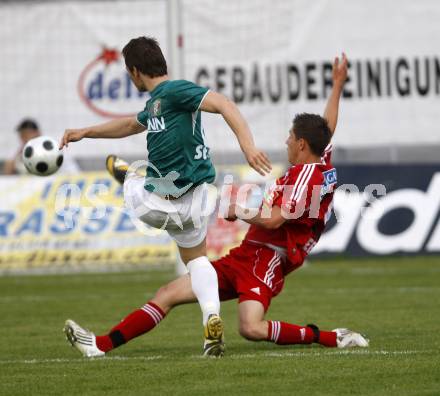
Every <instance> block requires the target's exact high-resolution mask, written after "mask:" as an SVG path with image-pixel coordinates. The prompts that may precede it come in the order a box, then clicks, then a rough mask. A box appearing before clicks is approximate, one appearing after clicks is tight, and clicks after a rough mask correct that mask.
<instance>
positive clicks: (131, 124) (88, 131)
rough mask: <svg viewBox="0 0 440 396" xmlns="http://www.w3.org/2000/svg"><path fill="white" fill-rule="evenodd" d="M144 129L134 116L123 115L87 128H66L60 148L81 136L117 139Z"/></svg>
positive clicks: (79, 138)
mask: <svg viewBox="0 0 440 396" xmlns="http://www.w3.org/2000/svg"><path fill="white" fill-rule="evenodd" d="M143 131H145V127H144V126H143V125H141V124H139V122H138V121H137V120H136V117H124V118H118V119H116V120H112V121H109V122H105V123H104V124H99V125H95V126H91V127H87V128H80V129H66V131H65V132H64V136H63V138H62V139H61V142H60V150H61V149H62V148H63V147H64V146H66V147H67V146H68V145H69V143H70V142H78V141H80V140H81V139H83V138H93V139H99V138H105V139H118V138H123V137H126V136H130V135H135V134H136V133H140V132H143Z"/></svg>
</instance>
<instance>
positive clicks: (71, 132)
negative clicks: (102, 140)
mask: <svg viewBox="0 0 440 396" xmlns="http://www.w3.org/2000/svg"><path fill="white" fill-rule="evenodd" d="M86 132H87V131H86V129H84V128H83V129H66V131H65V132H64V136H63V138H62V139H61V142H60V150H61V149H62V148H63V147H68V145H69V143H70V142H78V141H80V140H81V139H82V138H83V137H84V136H85V135H86Z"/></svg>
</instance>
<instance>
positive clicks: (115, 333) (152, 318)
mask: <svg viewBox="0 0 440 396" xmlns="http://www.w3.org/2000/svg"><path fill="white" fill-rule="evenodd" d="M164 317H165V313H164V312H163V311H162V310H161V309H160V308H159V307H158V306H157V305H156V304H154V303H152V302H149V303H147V304H145V305H144V306H143V307H142V308H141V309H137V310H136V311H133V312H132V313H131V314H130V315H128V316H127V317H126V318H124V319H123V320H122V321H121V322H120V323H119V324H118V325H116V326H115V327H113V328H112V329H111V330H110V333H109V334H107V335H105V336H97V337H96V346H97V347H98V348H99V349H100V350H101V351H103V352H108V351H110V350H112V349H113V348H116V347H118V346H119V345H122V344H125V343H126V342H128V341H130V340H131V339H132V338H135V337H138V336H140V335H142V334H145V333H147V332H148V331H150V330H152V329H153V328H154V327H155V326H156V325H157V324H159V322H160V321H161V320H162V319H163V318H164Z"/></svg>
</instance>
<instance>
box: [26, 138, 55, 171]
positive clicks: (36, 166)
mask: <svg viewBox="0 0 440 396" xmlns="http://www.w3.org/2000/svg"><path fill="white" fill-rule="evenodd" d="M22 158H23V163H24V166H25V167H26V169H27V170H28V172H29V173H32V174H33V175H37V176H49V175H52V174H53V173H55V172H56V171H57V170H58V169H60V166H61V165H62V164H63V153H62V152H61V151H60V150H59V149H58V144H57V142H56V141H55V140H54V139H52V138H51V137H49V136H39V137H36V138H34V139H31V140H29V142H27V143H26V145H25V146H24V148H23V152H22Z"/></svg>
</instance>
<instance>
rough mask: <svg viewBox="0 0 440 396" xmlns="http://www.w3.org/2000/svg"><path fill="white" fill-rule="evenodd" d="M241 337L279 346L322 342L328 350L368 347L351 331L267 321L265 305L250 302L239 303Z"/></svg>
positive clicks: (360, 337)
mask: <svg viewBox="0 0 440 396" xmlns="http://www.w3.org/2000/svg"><path fill="white" fill-rule="evenodd" d="M238 314H239V323H240V324H239V326H240V334H241V335H242V336H243V337H244V338H246V339H248V340H251V341H262V340H266V341H270V342H274V343H276V344H279V345H292V344H311V343H318V344H321V345H323V346H326V347H338V348H348V347H355V346H358V347H367V346H368V340H367V339H365V338H364V337H363V336H362V335H361V334H359V333H356V332H354V331H351V330H348V329H335V330H333V331H323V330H320V329H319V328H318V327H317V326H316V325H310V324H309V325H307V326H298V325H295V324H290V323H286V322H279V321H267V320H265V319H264V306H263V304H262V303H261V302H259V301H254V300H249V301H243V302H242V303H240V304H239V308H238Z"/></svg>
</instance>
